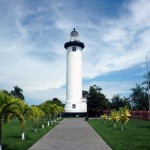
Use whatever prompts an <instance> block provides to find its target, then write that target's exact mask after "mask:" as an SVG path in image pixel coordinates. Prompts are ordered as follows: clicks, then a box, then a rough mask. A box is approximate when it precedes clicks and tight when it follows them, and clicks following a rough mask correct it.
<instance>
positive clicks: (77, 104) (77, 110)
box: [65, 98, 87, 115]
mask: <svg viewBox="0 0 150 150" xmlns="http://www.w3.org/2000/svg"><path fill="white" fill-rule="evenodd" d="M65 113H69V114H75V115H77V114H80V115H81V114H86V113H87V100H86V99H85V98H81V99H78V100H73V99H71V100H67V101H66V104H65Z"/></svg>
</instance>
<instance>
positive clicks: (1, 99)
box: [0, 91, 24, 150]
mask: <svg viewBox="0 0 150 150" xmlns="http://www.w3.org/2000/svg"><path fill="white" fill-rule="evenodd" d="M21 106H22V103H21V101H20V100H19V99H17V98H15V97H13V96H10V95H8V94H6V93H4V92H2V91H0V150H2V118H3V119H4V122H7V120H9V119H10V118H11V117H12V116H15V117H17V118H18V119H19V120H20V125H21V127H23V126H24V117H23V115H22V114H21V113H20V110H21Z"/></svg>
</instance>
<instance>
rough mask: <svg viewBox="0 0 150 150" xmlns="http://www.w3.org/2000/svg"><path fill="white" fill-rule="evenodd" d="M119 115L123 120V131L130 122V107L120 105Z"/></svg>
mask: <svg viewBox="0 0 150 150" xmlns="http://www.w3.org/2000/svg"><path fill="white" fill-rule="evenodd" d="M119 116H120V120H121V122H122V127H121V130H122V131H123V129H124V124H125V123H127V122H128V120H129V117H130V116H131V114H130V112H129V109H128V108H127V107H120V108H119Z"/></svg>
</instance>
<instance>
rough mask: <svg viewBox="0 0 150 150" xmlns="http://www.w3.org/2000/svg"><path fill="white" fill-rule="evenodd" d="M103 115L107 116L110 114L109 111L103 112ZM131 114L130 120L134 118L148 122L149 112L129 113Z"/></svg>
mask: <svg viewBox="0 0 150 150" xmlns="http://www.w3.org/2000/svg"><path fill="white" fill-rule="evenodd" d="M103 113H105V114H107V115H109V114H110V110H103ZM130 114H131V118H136V119H144V120H150V112H149V111H146V110H143V111H138V110H136V111H133V110H131V111H130Z"/></svg>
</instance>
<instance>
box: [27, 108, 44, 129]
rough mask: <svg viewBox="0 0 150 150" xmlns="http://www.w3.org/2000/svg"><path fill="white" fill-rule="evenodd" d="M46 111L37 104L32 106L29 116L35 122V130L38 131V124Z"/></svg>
mask: <svg viewBox="0 0 150 150" xmlns="http://www.w3.org/2000/svg"><path fill="white" fill-rule="evenodd" d="M44 115H45V114H44V112H43V111H42V110H41V109H40V108H38V107H37V106H31V107H30V112H29V118H30V119H31V120H32V121H33V122H34V131H35V132H37V124H38V122H39V120H40V119H41V118H42V117H43V116H44Z"/></svg>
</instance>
